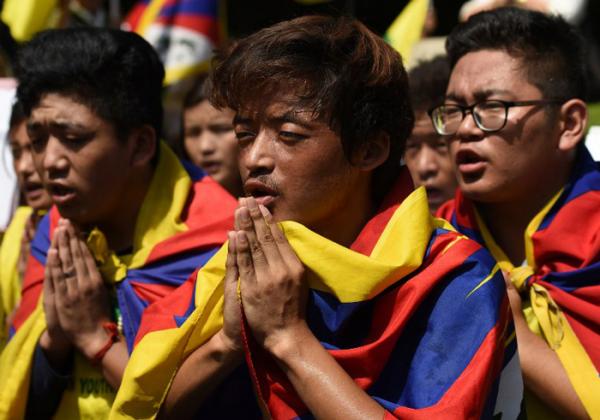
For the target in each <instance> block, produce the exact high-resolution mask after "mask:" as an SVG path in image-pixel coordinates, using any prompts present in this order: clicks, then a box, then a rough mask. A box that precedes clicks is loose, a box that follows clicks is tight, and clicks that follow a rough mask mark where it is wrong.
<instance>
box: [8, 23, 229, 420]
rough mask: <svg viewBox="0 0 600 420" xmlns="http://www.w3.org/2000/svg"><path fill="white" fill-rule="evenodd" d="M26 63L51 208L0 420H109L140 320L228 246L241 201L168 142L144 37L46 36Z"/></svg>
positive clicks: (31, 130)
mask: <svg viewBox="0 0 600 420" xmlns="http://www.w3.org/2000/svg"><path fill="white" fill-rule="evenodd" d="M18 64H19V68H18V70H19V71H18V76H19V82H20V84H19V87H18V90H17V96H18V99H19V101H20V102H21V103H22V105H23V108H24V111H25V114H26V116H27V134H28V136H29V138H30V143H31V150H32V155H33V161H34V164H35V167H36V170H37V171H38V173H39V175H40V179H41V181H42V183H43V185H44V187H45V188H46V189H47V191H48V192H49V194H50V196H51V198H52V201H53V203H54V204H55V205H54V206H53V207H52V208H51V210H50V212H49V214H48V215H47V216H45V217H44V219H43V220H42V221H41V222H40V224H39V227H38V230H37V232H36V236H35V237H34V239H33V242H32V245H31V257H30V258H29V261H28V264H27V268H26V272H25V280H24V284H23V293H22V299H21V302H20V306H19V309H18V311H17V313H16V315H15V317H14V322H13V328H12V331H11V332H12V337H11V339H10V341H9V343H8V345H7V347H6V348H5V350H4V351H3V352H2V355H1V356H0V389H2V392H0V413H1V414H0V417H3V418H23V416H25V417H27V418H49V417H54V418H68V419H72V418H105V417H106V416H107V415H108V411H109V409H110V406H111V404H112V401H113V399H114V395H115V391H114V390H115V389H117V388H118V386H119V383H120V381H121V376H122V374H123V370H124V369H125V365H126V363H127V360H128V358H129V353H130V352H131V350H132V347H133V341H134V338H135V334H136V333H137V329H138V326H139V322H140V318H141V313H142V312H143V310H144V309H145V307H146V306H148V305H149V304H150V303H152V302H153V301H155V300H157V299H159V298H161V297H164V296H165V295H167V294H168V293H170V292H171V291H172V290H174V289H175V288H176V287H177V286H179V285H180V284H182V283H183V282H184V281H185V280H186V279H187V277H189V276H190V275H191V274H192V273H193V272H194V270H196V268H197V267H200V266H202V265H203V264H204V262H205V261H207V260H208V259H209V258H210V257H211V256H212V255H213V254H214V252H215V251H216V250H217V247H219V246H220V245H221V244H222V243H223V242H224V241H225V238H226V232H227V229H230V228H231V226H232V224H233V211H234V208H235V200H234V199H233V198H232V197H231V196H230V195H229V194H228V193H227V192H226V191H225V190H224V189H222V187H220V186H219V185H218V184H217V183H216V182H214V181H212V180H211V179H209V178H208V177H203V174H202V173H201V172H199V170H198V169H196V168H192V167H190V168H188V169H186V168H184V167H183V166H182V165H181V163H180V162H179V161H178V159H177V158H176V157H175V155H174V154H173V152H171V151H170V150H169V149H168V147H166V146H165V145H164V144H163V143H161V142H160V135H161V134H160V133H161V124H162V117H163V115H162V102H161V88H162V81H163V77H164V69H163V66H162V64H161V63H160V61H159V59H158V56H157V54H156V52H155V51H154V50H153V49H152V47H151V46H150V45H149V44H148V43H147V42H146V41H144V40H143V39H142V38H141V37H140V36H138V35H136V34H133V33H127V32H122V31H113V30H104V29H91V28H80V29H70V30H57V31H48V32H44V33H41V34H39V35H37V36H36V37H35V38H34V39H33V40H32V41H31V42H30V43H28V44H27V45H25V46H24V47H23V48H22V49H21V51H20V53H19V62H18Z"/></svg>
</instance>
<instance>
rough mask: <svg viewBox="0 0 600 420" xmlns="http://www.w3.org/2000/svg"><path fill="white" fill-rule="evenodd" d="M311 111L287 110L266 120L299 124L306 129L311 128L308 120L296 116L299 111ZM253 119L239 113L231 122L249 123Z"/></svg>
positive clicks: (276, 122) (273, 122) (272, 122)
mask: <svg viewBox="0 0 600 420" xmlns="http://www.w3.org/2000/svg"><path fill="white" fill-rule="evenodd" d="M304 112H311V111H287V112H284V113H283V114H281V115H275V116H272V117H268V118H267V121H268V122H269V123H271V124H284V123H292V124H296V125H299V126H300V127H304V128H306V129H310V128H313V125H312V124H311V123H310V121H306V120H304V119H302V118H299V117H298V114H299V113H304ZM252 121H253V119H252V118H250V117H244V116H240V115H236V116H235V117H234V118H233V124H234V125H236V124H251V123H252Z"/></svg>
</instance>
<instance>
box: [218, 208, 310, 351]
mask: <svg viewBox="0 0 600 420" xmlns="http://www.w3.org/2000/svg"><path fill="white" fill-rule="evenodd" d="M228 239H229V246H228V254H227V262H226V275H225V291H224V293H225V303H224V311H223V312H224V313H223V318H224V321H223V329H222V330H221V332H220V334H221V335H222V337H221V338H223V339H224V340H225V342H226V343H227V345H228V347H229V349H230V350H233V351H238V352H241V351H242V341H241V332H240V327H241V321H240V320H241V312H240V311H241V310H243V312H244V315H245V318H246V321H247V323H248V326H249V327H250V330H251V332H252V334H253V336H254V338H255V339H256V341H257V342H258V344H259V345H261V346H262V347H263V348H265V349H266V350H267V351H269V352H271V353H272V354H277V353H278V352H282V351H287V350H289V349H291V348H293V347H294V346H295V345H297V344H298V343H297V341H298V340H300V339H301V338H300V337H302V335H303V333H306V332H307V331H309V330H308V327H307V325H306V322H305V306H306V298H307V295H308V289H307V286H306V284H305V281H304V279H303V277H304V265H303V264H302V262H301V261H300V259H299V258H298V256H297V255H296V253H295V252H294V250H293V249H292V247H291V246H290V244H289V242H288V241H287V239H286V237H285V236H284V234H283V232H282V231H281V229H280V228H279V226H278V225H277V224H276V223H274V221H273V217H272V215H271V213H270V212H269V210H268V209H267V208H266V207H264V206H262V205H260V206H259V205H258V204H257V202H256V200H255V199H254V198H252V197H248V198H241V199H240V206H239V207H238V209H237V210H236V212H235V230H234V231H232V232H229V234H228ZM238 278H239V282H240V287H239V291H240V297H241V305H240V298H239V297H238V291H237V290H238V289H237V286H238Z"/></svg>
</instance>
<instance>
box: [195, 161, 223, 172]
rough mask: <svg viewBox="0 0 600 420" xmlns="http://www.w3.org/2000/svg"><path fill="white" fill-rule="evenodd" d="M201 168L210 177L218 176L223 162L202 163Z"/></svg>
mask: <svg viewBox="0 0 600 420" xmlns="http://www.w3.org/2000/svg"><path fill="white" fill-rule="evenodd" d="M200 167H201V168H202V169H203V170H204V171H205V172H206V173H207V174H209V175H214V174H216V173H217V172H218V171H219V169H220V168H221V162H219V161H216V160H207V161H203V162H200Z"/></svg>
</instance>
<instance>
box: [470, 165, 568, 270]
mask: <svg viewBox="0 0 600 420" xmlns="http://www.w3.org/2000/svg"><path fill="white" fill-rule="evenodd" d="M571 167H572V165H567V167H565V168H562V169H561V168H559V167H557V168H556V173H558V174H559V176H557V177H555V178H554V180H551V179H550V178H552V177H548V179H547V180H546V181H545V182H541V183H539V184H538V188H537V189H536V190H534V191H527V192H526V193H525V194H523V195H522V196H519V197H515V198H513V199H512V200H507V201H503V202H499V203H483V202H478V203H476V206H477V209H478V211H479V213H480V214H481V217H482V218H483V220H484V222H485V224H486V226H487V227H488V229H489V231H490V234H491V235H492V237H493V238H494V241H495V242H496V244H498V246H499V247H500V248H501V249H502V250H503V251H504V253H505V254H506V256H507V258H508V259H509V260H510V262H511V263H512V264H513V265H515V266H519V265H521V264H522V262H523V261H524V260H525V257H526V255H525V231H526V229H527V226H528V225H529V223H530V222H531V220H532V219H533V218H534V217H535V216H536V215H537V214H538V213H539V212H540V211H541V210H542V209H543V208H544V206H545V205H546V204H548V202H549V201H550V200H551V199H552V197H554V195H555V194H556V193H557V192H558V191H560V189H561V188H562V187H563V186H564V185H565V183H566V182H567V180H568V178H569V174H570V170H571Z"/></svg>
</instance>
